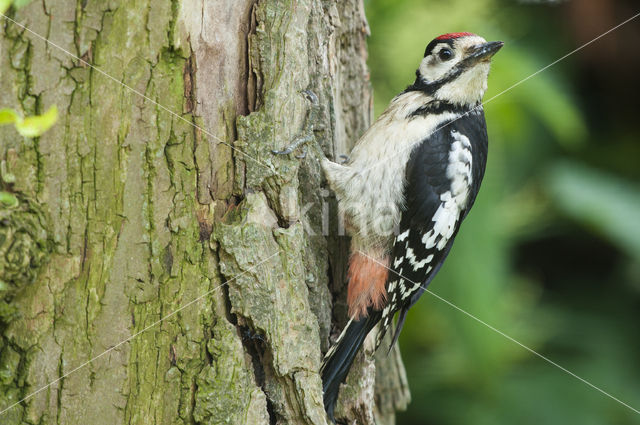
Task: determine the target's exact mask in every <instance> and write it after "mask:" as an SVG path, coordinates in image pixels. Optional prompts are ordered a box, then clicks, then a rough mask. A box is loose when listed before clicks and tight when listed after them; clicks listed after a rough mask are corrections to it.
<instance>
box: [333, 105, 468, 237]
mask: <svg viewBox="0 0 640 425" xmlns="http://www.w3.org/2000/svg"><path fill="white" fill-rule="evenodd" d="M427 100H428V98H427V97H426V96H425V95H424V94H422V93H418V92H410V93H405V94H402V95H400V96H398V97H397V98H396V99H394V101H393V102H392V103H391V105H390V106H389V108H388V109H387V110H386V111H385V112H384V113H383V114H382V115H381V116H380V118H378V120H377V121H376V122H375V123H374V124H373V125H372V126H371V127H370V128H369V130H367V131H366V132H365V134H364V135H363V136H362V137H361V138H360V140H359V141H358V143H357V144H356V146H355V147H354V149H353V151H352V152H351V155H350V160H349V163H348V164H346V165H340V164H336V163H334V162H331V161H329V160H324V161H323V163H322V166H323V168H324V170H325V173H326V175H327V179H328V180H329V183H330V185H331V188H332V189H333V190H334V192H335V193H336V196H337V198H338V203H339V207H340V211H341V212H342V213H343V214H344V216H345V219H346V221H347V230H348V231H349V233H350V234H351V236H352V237H353V241H352V245H353V246H352V248H353V249H354V250H355V249H360V250H368V248H371V247H369V246H367V245H368V244H370V243H371V241H377V242H378V243H379V244H380V245H383V246H384V245H388V243H389V237H390V236H391V235H392V234H393V231H394V230H395V229H396V227H397V225H398V223H399V222H400V208H401V207H402V204H403V202H404V199H403V195H402V192H403V187H404V176H405V168H406V165H407V162H408V160H409V155H410V154H411V151H412V150H413V148H415V147H416V146H418V144H419V143H420V142H421V141H422V140H424V139H425V138H426V137H428V136H429V135H430V134H431V133H432V132H434V131H436V130H437V129H438V127H439V126H441V125H442V124H443V123H444V122H446V121H447V120H450V119H453V118H455V117H456V116H457V115H456V114H454V113H444V114H440V115H427V116H415V117H412V118H411V119H407V116H408V115H409V114H410V113H411V112H412V111H413V110H415V109H416V108H417V107H418V106H420V105H422V104H424V103H426V101H427ZM467 142H468V140H467ZM461 146H462V145H461ZM455 155H458V153H456V154H455ZM456 167H458V166H457V165H456ZM451 173H452V175H457V173H458V171H457V170H454V169H453V168H452V170H451ZM372 237H373V238H372ZM378 248H382V246H379V247H378ZM387 248H388V247H387Z"/></svg>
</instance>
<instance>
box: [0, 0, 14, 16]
mask: <svg viewBox="0 0 640 425" xmlns="http://www.w3.org/2000/svg"><path fill="white" fill-rule="evenodd" d="M11 3H12V0H0V13H4V12H6V11H7V9H9V6H11Z"/></svg>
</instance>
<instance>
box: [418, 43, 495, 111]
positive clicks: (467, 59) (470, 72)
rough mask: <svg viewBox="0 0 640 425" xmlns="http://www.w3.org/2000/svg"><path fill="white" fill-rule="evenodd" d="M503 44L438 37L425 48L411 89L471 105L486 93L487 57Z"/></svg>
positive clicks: (488, 61)
mask: <svg viewBox="0 0 640 425" xmlns="http://www.w3.org/2000/svg"><path fill="white" fill-rule="evenodd" d="M503 44H504V43H503V42H502V41H492V42H487V41H486V40H485V39H484V38H482V37H480V36H478V35H475V34H471V33H468V32H459V33H451V34H444V35H441V36H439V37H437V38H435V39H434V40H432V41H431V42H430V43H429V44H428V45H427V48H426V50H425V52H424V59H422V61H421V62H420V67H419V68H418V70H417V71H416V77H417V78H416V82H415V83H414V87H416V88H419V89H421V90H424V91H427V92H429V93H430V94H431V95H432V96H434V97H435V98H436V99H438V100H443V101H448V102H451V103H456V104H460V105H475V104H477V103H479V102H480V101H481V100H482V96H483V95H484V92H485V90H486V89H487V76H488V75H489V67H490V62H491V57H492V56H493V55H494V54H495V53H496V52H497V51H498V50H500V48H501V47H502V45H503Z"/></svg>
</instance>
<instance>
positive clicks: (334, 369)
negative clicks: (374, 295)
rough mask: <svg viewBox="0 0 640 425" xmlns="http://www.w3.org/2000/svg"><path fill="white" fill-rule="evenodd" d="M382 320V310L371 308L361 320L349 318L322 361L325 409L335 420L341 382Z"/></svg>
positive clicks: (321, 370)
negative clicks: (365, 340)
mask: <svg viewBox="0 0 640 425" xmlns="http://www.w3.org/2000/svg"><path fill="white" fill-rule="evenodd" d="M379 320H380V312H379V311H372V309H369V316H368V317H365V318H362V319H360V320H353V319H351V320H349V323H347V326H345V328H344V330H343V331H342V333H341V334H340V336H339V337H338V340H337V341H336V343H335V344H334V345H333V347H331V349H330V350H329V351H328V352H327V354H326V355H325V357H324V360H323V361H322V368H321V369H320V372H321V373H322V390H323V391H324V409H325V410H326V412H327V414H328V415H329V418H331V420H332V421H334V422H335V419H334V417H333V410H334V408H335V406H336V401H337V400H338V391H339V390H340V384H342V382H344V380H345V378H346V377H347V373H349V368H350V367H351V364H352V363H353V359H354V358H355V356H356V354H357V353H358V349H359V348H360V346H362V343H363V342H364V339H365V338H366V337H367V335H368V334H369V332H370V331H371V329H373V327H374V326H375V325H376V323H378V321H379Z"/></svg>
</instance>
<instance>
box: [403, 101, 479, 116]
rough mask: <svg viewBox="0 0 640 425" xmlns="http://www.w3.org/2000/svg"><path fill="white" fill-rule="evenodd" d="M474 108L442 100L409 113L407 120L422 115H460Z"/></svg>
mask: <svg viewBox="0 0 640 425" xmlns="http://www.w3.org/2000/svg"><path fill="white" fill-rule="evenodd" d="M475 106H477V105H475ZM475 106H470V105H459V104H453V103H451V102H447V101H444V100H433V101H431V102H429V103H427V104H425V105H422V106H421V107H419V108H418V109H416V110H415V111H413V112H411V113H410V114H409V115H407V118H409V119H410V118H414V117H419V116H424V115H434V114H436V115H437V114H442V113H445V112H453V113H457V114H461V115H462V114H466V113H468V112H469V111H471V109H472V108H474V107H475Z"/></svg>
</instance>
